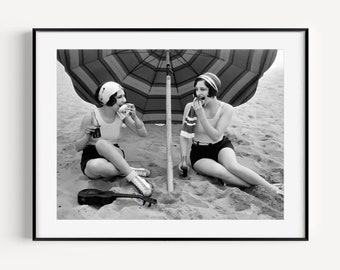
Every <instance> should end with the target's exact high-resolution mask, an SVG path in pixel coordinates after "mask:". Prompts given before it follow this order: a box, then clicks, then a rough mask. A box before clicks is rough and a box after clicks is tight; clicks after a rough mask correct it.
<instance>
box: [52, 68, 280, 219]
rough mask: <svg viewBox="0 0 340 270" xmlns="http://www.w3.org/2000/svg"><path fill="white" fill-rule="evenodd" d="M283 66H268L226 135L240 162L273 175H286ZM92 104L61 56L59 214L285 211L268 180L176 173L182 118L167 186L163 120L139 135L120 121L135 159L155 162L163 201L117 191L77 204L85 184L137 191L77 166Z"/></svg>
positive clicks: (265, 215) (261, 214)
mask: <svg viewBox="0 0 340 270" xmlns="http://www.w3.org/2000/svg"><path fill="white" fill-rule="evenodd" d="M283 105H284V104H283V68H282V67H280V66H275V67H272V68H271V69H269V70H268V71H267V72H266V73H265V75H264V76H263V78H262V79H261V80H260V83H259V86H258V90H257V92H256V94H255V96H254V97H253V98H252V99H251V100H250V101H249V102H247V103H246V104H243V105H241V106H238V107H236V109H235V113H234V116H233V119H232V123H231V125H230V126H229V128H228V131H227V133H226V135H227V136H228V137H229V139H230V140H231V141H232V143H233V145H234V147H235V151H236V154H237V159H238V160H239V162H240V163H241V164H243V165H245V166H247V167H249V168H251V169H252V170H254V171H256V172H257V173H258V174H260V175H261V176H263V177H264V178H265V179H266V180H267V181H268V182H271V183H284V164H283V161H284V156H283V153H284V145H283V139H284V122H283V120H284V119H283ZM92 106H93V105H91V104H88V103H86V102H84V101H82V100H81V99H80V98H79V97H78V96H77V94H76V93H75V91H74V90H73V86H72V84H71V80H70V78H69V77H68V76H67V75H66V73H65V72H64V70H63V67H62V66H61V64H60V63H58V104H57V109H58V112H57V116H58V120H57V125H58V127H57V217H58V219H162V220H167V219H283V218H284V199H283V198H282V197H280V196H278V195H276V194H273V193H272V192H270V191H269V190H268V189H266V188H263V187H251V188H247V189H242V190H241V189H239V188H237V187H228V186H225V185H222V184H221V183H220V181H219V180H217V179H211V178H209V177H206V176H202V175H198V174H197V173H195V172H194V171H193V170H192V169H190V172H189V176H188V177H187V178H185V179H184V178H181V177H179V176H178V172H177V164H178V163H179V161H180V154H179V132H180V127H181V125H180V124H173V127H172V129H173V130H172V131H173V149H172V156H173V165H174V184H175V190H174V192H172V193H169V192H168V191H167V182H166V167H167V165H166V164H167V163H166V142H165V138H166V126H165V125H164V126H157V125H154V124H146V129H147V131H148V137H146V138H139V137H138V136H137V135H135V134H134V133H132V132H131V131H130V130H129V129H128V128H123V133H122V138H121V140H120V142H119V145H120V146H121V148H122V149H124V151H125V154H126V157H127V158H126V159H127V161H128V162H129V164H130V165H131V166H134V167H146V168H148V169H150V171H151V176H150V178H148V180H149V182H150V183H152V185H153V186H154V193H153V195H152V197H153V198H155V199H157V201H158V203H157V204H156V205H152V206H151V207H145V206H143V205H142V203H141V201H140V200H137V199H122V198H119V199H117V200H116V201H114V202H113V203H112V204H108V205H105V206H103V207H101V208H98V207H93V206H87V205H79V204H78V202H77V194H78V192H79V191H80V190H82V189H85V188H97V189H101V190H115V191H117V192H122V193H132V192H135V191H134V189H133V188H132V187H131V185H130V184H128V183H127V181H126V180H125V178H123V177H116V178H112V179H103V180H90V179H88V178H87V177H86V176H84V175H83V174H82V172H81V170H80V158H81V152H76V150H75V148H74V140H75V135H76V134H77V132H78V130H79V126H80V122H81V120H82V117H83V115H84V114H85V113H86V112H87V111H88V110H89V109H90V108H91V107H92Z"/></svg>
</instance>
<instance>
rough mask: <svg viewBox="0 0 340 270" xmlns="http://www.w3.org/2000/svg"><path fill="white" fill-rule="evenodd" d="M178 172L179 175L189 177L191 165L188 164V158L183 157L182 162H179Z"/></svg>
mask: <svg viewBox="0 0 340 270" xmlns="http://www.w3.org/2000/svg"><path fill="white" fill-rule="evenodd" d="M178 172H179V175H181V176H183V177H187V175H188V173H189V166H188V164H187V160H186V158H184V159H182V160H181V162H180V163H179V164H178Z"/></svg>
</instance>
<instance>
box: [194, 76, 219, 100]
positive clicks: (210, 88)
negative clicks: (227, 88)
mask: <svg viewBox="0 0 340 270" xmlns="http://www.w3.org/2000/svg"><path fill="white" fill-rule="evenodd" d="M199 81H202V82H204V85H205V86H206V87H208V89H209V92H208V97H216V96H217V91H216V90H215V89H214V88H213V87H212V86H211V85H210V84H209V83H207V82H206V81H205V80H203V79H201V78H197V79H196V80H195V81H194V86H195V87H196V85H197V83H198V82H199ZM194 97H197V94H196V89H194Z"/></svg>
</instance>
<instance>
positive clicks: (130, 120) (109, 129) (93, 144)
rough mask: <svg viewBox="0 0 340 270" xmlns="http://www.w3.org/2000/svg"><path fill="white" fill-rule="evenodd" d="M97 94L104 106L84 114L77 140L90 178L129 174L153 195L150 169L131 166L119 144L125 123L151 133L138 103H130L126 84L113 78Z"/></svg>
mask: <svg viewBox="0 0 340 270" xmlns="http://www.w3.org/2000/svg"><path fill="white" fill-rule="evenodd" d="M95 97H96V100H97V101H98V103H99V104H100V105H101V106H100V107H95V108H94V110H93V111H91V112H89V113H88V114H86V115H85V116H84V118H83V120H82V123H81V126H80V130H79V133H78V136H77V140H76V142H75V147H76V150H77V151H83V153H82V158H81V170H82V172H83V173H84V174H85V175H86V176H87V177H89V178H90V179H98V178H102V177H112V176H125V177H126V179H127V181H128V182H130V183H132V184H133V185H134V186H135V187H136V188H137V190H138V191H139V192H140V193H141V194H142V195H144V196H151V194H152V186H151V185H150V183H148V182H147V181H146V180H145V179H144V178H143V177H148V176H149V175H150V171H148V170H146V169H144V168H133V167H130V166H129V164H128V163H127V161H126V160H125V155H124V151H123V150H121V149H120V147H119V145H118V140H119V138H120V133H121V128H122V124H123V123H125V124H126V126H127V127H128V128H129V129H131V130H132V131H133V132H134V133H136V134H137V135H138V136H140V137H146V136H147V131H146V129H145V126H144V123H143V121H142V120H141V119H139V118H138V116H137V115H136V109H135V106H134V105H133V104H127V103H126V97H125V91H124V89H123V87H122V86H121V85H120V84H118V83H115V82H112V81H110V82H106V83H104V84H102V85H100V86H99V87H98V89H97V91H96V95H95Z"/></svg>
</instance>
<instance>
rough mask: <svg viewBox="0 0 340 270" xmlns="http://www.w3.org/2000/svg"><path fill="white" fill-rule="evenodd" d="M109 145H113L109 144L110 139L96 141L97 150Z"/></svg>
mask: <svg viewBox="0 0 340 270" xmlns="http://www.w3.org/2000/svg"><path fill="white" fill-rule="evenodd" d="M108 146H111V145H110V144H109V142H108V141H106V140H104V139H99V140H98V141H97V142H96V148H97V150H101V149H106V148H107V147H108Z"/></svg>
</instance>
